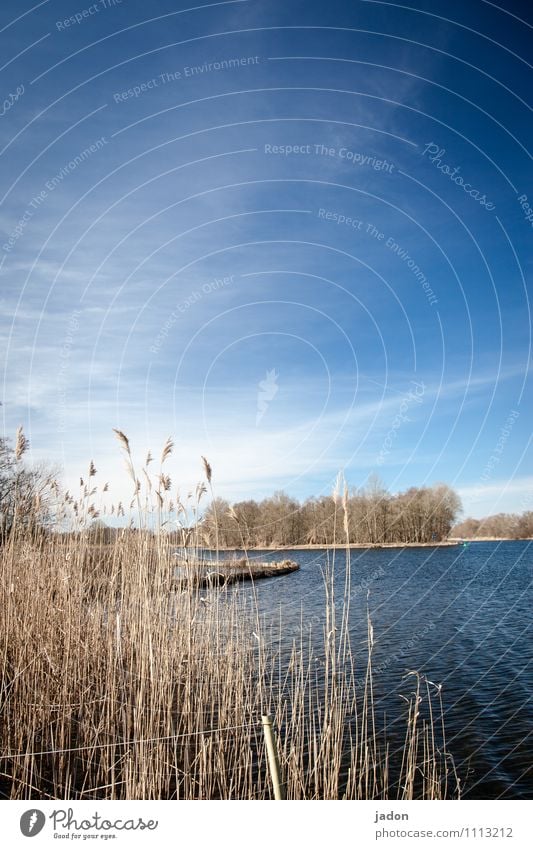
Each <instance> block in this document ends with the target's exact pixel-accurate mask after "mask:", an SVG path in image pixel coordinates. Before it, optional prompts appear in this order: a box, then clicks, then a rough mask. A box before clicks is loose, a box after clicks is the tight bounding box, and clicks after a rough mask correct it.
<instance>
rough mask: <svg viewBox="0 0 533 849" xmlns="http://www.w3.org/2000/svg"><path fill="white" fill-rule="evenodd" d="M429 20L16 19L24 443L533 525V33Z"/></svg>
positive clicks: (8, 428) (514, 7)
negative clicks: (409, 501)
mask: <svg viewBox="0 0 533 849" xmlns="http://www.w3.org/2000/svg"><path fill="white" fill-rule="evenodd" d="M417 6H418V8H416V9H415V8H414V7H413V8H409V7H408V6H398V5H395V4H391V3H383V2H373V1H372V2H347V0H346V2H328V3H323V2H321V3H312V2H311V3H310V2H305V3H304V2H298V0H295V2H288V3H287V2H281V0H274V2H270V0H269V2H268V3H267V2H258V0H239V1H238V2H224V3H211V4H199V5H198V6H195V7H192V5H191V6H189V5H187V4H185V3H181V2H170V0H167V2H159V0H158V2H153V3H150V4H146V3H140V2H136V0H122V2H121V3H119V2H112V0H105V2H102V0H100V1H99V2H96V3H93V4H91V3H84V2H83V0H81V1H80V2H75V3H67V2H52V0H49V2H42V3H38V4H37V5H35V4H34V5H32V4H31V3H27V2H25V0H23V2H16V3H15V2H11V0H8V1H7V2H4V3H3V4H2V9H1V12H0V38H1V39H2V51H1V56H2V67H1V69H0V74H1V78H2V92H3V99H4V103H3V107H2V108H1V109H0V112H1V113H2V114H1V116H0V151H1V153H0V156H1V160H0V161H1V163H2V166H3V167H2V171H1V173H2V182H1V187H0V190H1V203H0V231H1V239H0V263H1V266H0V275H1V281H2V282H1V296H0V316H1V344H2V354H3V357H2V362H3V375H2V377H3V386H2V394H1V400H2V407H1V410H0V412H1V414H2V425H3V432H4V434H5V435H11V434H13V433H14V431H15V430H16V428H17V427H18V425H20V424H22V425H23V426H24V428H25V431H26V433H27V434H28V436H29V438H30V441H31V447H32V458H33V459H34V460H36V461H40V460H42V459H45V458H46V459H50V460H51V461H53V462H54V463H57V464H59V465H60V466H61V467H62V468H63V476H64V479H65V481H66V483H67V484H72V483H73V482H74V481H76V480H77V478H78V477H79V474H80V473H83V471H84V470H85V468H86V467H87V465H88V462H89V460H91V459H94V461H95V463H96V465H97V467H98V469H99V474H100V477H101V478H102V479H109V480H110V481H111V493H112V495H113V497H115V496H116V497H117V498H118V497H122V498H124V497H127V494H128V492H129V489H130V484H129V483H128V480H127V478H126V476H125V474H124V472H123V470H122V465H121V459H120V456H119V451H118V448H117V445H116V443H115V441H114V439H113V435H112V428H114V427H116V428H120V429H122V430H123V431H124V432H125V433H127V434H128V436H129V438H130V440H131V442H132V445H133V448H134V451H135V452H136V454H138V456H139V457H143V456H144V454H145V452H146V450H147V449H148V448H151V449H152V452H154V453H157V452H158V450H159V448H160V446H162V444H163V443H164V441H165V439H166V437H167V436H168V435H169V434H171V435H172V436H173V437H174V439H175V442H176V449H175V452H174V455H173V458H172V463H171V468H170V471H171V473H172V478H173V481H174V483H175V485H180V487H182V490H183V491H186V490H187V488H189V487H191V486H192V485H193V484H194V483H195V482H196V480H197V479H198V477H199V475H200V473H201V467H200V461H199V458H200V455H202V454H204V455H206V456H207V457H208V458H209V460H210V462H211V464H212V466H213V468H214V481H215V484H216V490H217V492H218V493H219V494H221V495H223V496H225V497H228V498H230V499H232V500H234V499H240V498H245V497H255V498H259V497H262V496H264V495H266V494H269V493H271V492H272V491H274V490H277V489H284V490H285V491H287V492H288V493H290V494H291V495H294V496H297V497H299V498H303V497H306V496H308V495H311V494H320V493H322V492H327V491H329V490H330V487H331V483H332V481H333V479H334V478H335V476H336V474H337V472H338V470H339V469H341V468H342V469H344V471H345V475H346V478H347V480H348V482H349V484H350V485H352V486H361V485H363V484H364V482H365V480H366V479H367V478H368V475H369V474H371V473H372V472H377V473H379V474H380V475H381V477H382V478H383V480H384V482H385V484H386V485H387V486H388V487H389V488H390V489H391V490H393V491H396V490H398V489H404V488H406V487H408V486H412V485H423V484H431V483H433V482H435V481H442V480H444V481H446V482H448V483H450V484H451V485H453V486H454V487H456V488H457V489H458V490H459V492H460V493H461V495H462V498H463V502H464V505H465V513H467V514H470V515H476V516H481V515H485V514H487V513H491V512H499V511H511V510H516V511H521V510H524V509H531V495H530V493H531V490H532V483H533V474H532V471H531V454H530V451H529V446H530V438H531V428H530V421H531V392H530V388H531V379H530V377H529V370H530V361H531V356H530V353H531V352H530V341H531V337H530V333H531V318H530V312H529V310H530V303H529V300H528V286H529V278H530V272H531V250H530V245H531V241H530V239H531V227H532V223H533V212H531V210H533V188H532V183H531V176H532V168H531V156H530V154H529V153H528V151H527V143H528V139H529V138H530V135H531V119H530V111H529V107H528V95H529V92H530V90H531V75H530V70H531V66H530V65H528V64H527V61H526V59H527V56H528V45H529V44H530V33H531V22H530V16H529V19H528V9H527V4H526V3H521V2H506V3H505V4H502V5H500V6H498V5H497V4H494V3H489V2H485V0H476V2H472V3H469V4H461V3H451V4H450V3H449V2H447V3H444V2H438V0H432V2H429V0H420V2H419V3H418V4H417ZM528 20H529V22H528ZM528 204H529V207H528ZM528 215H529V217H530V218H531V219H532V220H528Z"/></svg>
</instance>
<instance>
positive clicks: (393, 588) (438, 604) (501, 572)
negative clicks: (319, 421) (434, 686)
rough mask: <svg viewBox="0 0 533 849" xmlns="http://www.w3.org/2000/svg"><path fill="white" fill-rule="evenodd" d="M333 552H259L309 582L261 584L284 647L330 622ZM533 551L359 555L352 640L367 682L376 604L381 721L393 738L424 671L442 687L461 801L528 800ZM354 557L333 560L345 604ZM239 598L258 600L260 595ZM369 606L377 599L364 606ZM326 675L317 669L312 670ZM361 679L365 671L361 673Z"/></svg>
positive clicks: (525, 544) (526, 547)
mask: <svg viewBox="0 0 533 849" xmlns="http://www.w3.org/2000/svg"><path fill="white" fill-rule="evenodd" d="M332 554H333V553H332V552H331V551H330V552H329V553H328V552H326V551H324V550H313V551H310V550H302V549H294V550H290V551H287V550H283V552H272V551H254V552H251V553H250V559H252V560H253V559H258V560H262V561H265V560H280V559H284V558H290V559H292V560H295V561H297V562H298V563H299V564H300V567H301V568H300V571H299V572H295V573H293V574H291V575H287V576H285V577H279V578H273V579H267V580H264V581H259V582H257V584H256V593H257V599H258V604H259V609H260V612H261V613H262V614H263V615H264V616H265V618H266V620H267V621H268V620H269V619H272V620H274V619H275V620H276V622H279V618H280V611H281V619H282V622H283V634H284V640H285V641H286V644H287V647H288V646H289V645H290V644H291V642H292V640H293V639H294V638H295V637H296V638H299V635H300V633H301V623H302V621H303V623H304V630H305V629H308V628H309V627H312V628H313V631H314V632H315V633H316V634H317V639H318V635H319V634H320V633H321V631H322V624H323V621H324V616H323V611H324V584H323V578H322V574H321V568H322V569H323V568H324V567H325V566H326V563H327V560H328V558H329V560H330V562H331V558H332ZM532 555H533V545H532V543H531V541H512V542H507V541H506V542H490V543H486V542H472V543H469V544H467V545H466V546H464V547H463V546H457V547H449V548H437V547H436V548H420V549H416V548H404V549H368V550H361V549H356V550H352V552H351V580H352V593H351V607H350V633H351V643H352V649H353V652H354V655H355V657H356V660H359V661H360V666H359V668H361V674H364V664H365V662H366V661H365V657H366V655H365V651H366V642H365V641H366V627H367V626H366V608H367V601H368V606H369V610H370V616H371V619H372V624H373V628H374V640H375V644H374V653H373V664H374V691H375V698H376V703H377V714H378V717H379V715H380V714H383V713H384V712H386V715H387V728H388V729H389V728H391V729H392V730H393V731H394V719H395V717H396V716H397V715H398V712H399V704H400V703H401V699H400V693H405V694H407V693H408V692H409V690H410V689H412V684H409V681H406V680H403V681H402V676H403V675H404V674H405V672H406V671H407V670H410V669H411V670H418V671H419V672H422V673H424V674H425V675H426V676H427V677H428V678H429V679H430V680H431V681H433V682H435V683H439V684H442V696H443V701H444V706H445V721H446V733H447V737H448V739H447V744H448V750H449V751H450V752H451V753H452V754H453V756H454V758H455V763H456V766H457V769H458V772H459V774H460V777H461V779H462V785H463V797H464V798H472V799H487V798H490V799H495V798H505V799H519V798H531V790H532V778H533V768H532V758H531V750H532V747H531V732H532V729H533V707H532V704H531V693H532V691H533V666H532V660H533V642H532V640H531V633H530V627H531V609H532V605H531V600H532V599H531V574H532V559H533V558H532ZM345 574H346V555H345V552H344V551H342V550H339V551H337V552H335V592H336V597H337V598H338V599H339V600H340V599H341V597H342V594H343V588H344V581H345ZM240 592H244V593H246V594H249V595H251V587H250V586H246V585H243V587H242V588H241V590H240ZM367 596H368V599H367ZM315 661H316V662H317V663H320V657H319V656H318V655H317V657H316V658H315ZM356 674H357V670H356Z"/></svg>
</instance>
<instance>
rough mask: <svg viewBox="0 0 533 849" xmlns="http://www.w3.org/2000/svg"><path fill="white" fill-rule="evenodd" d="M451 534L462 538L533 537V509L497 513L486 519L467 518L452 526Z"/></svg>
mask: <svg viewBox="0 0 533 849" xmlns="http://www.w3.org/2000/svg"><path fill="white" fill-rule="evenodd" d="M450 536H452V537H461V538H462V539H482V538H483V537H503V538H505V539H533V510H529V511H527V512H526V513H522V514H521V515H520V514H517V513H497V514H496V515H495V516H487V517H486V518H485V519H465V520H464V521H463V522H460V523H459V524H458V525H455V527H453V528H452V530H451V534H450Z"/></svg>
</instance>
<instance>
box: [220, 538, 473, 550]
mask: <svg viewBox="0 0 533 849" xmlns="http://www.w3.org/2000/svg"><path fill="white" fill-rule="evenodd" d="M463 542H470V540H443V541H441V542H355V543H351V544H350V545H347V544H346V543H335V544H334V545H333V544H332V545H320V544H315V543H305V544H302V545H266V546H265V545H259V546H250V547H249V548H246V549H244V548H233V547H231V548H227V547H224V546H219V549H218V550H219V551H329V550H331V549H335V550H345V549H347V548H349V549H350V550H351V549H366V548H372V549H374V548H377V549H380V548H381V549H382V548H450V547H453V546H459V545H461V544H462V543H463ZM204 550H205V551H216V549H214V548H206V549H204Z"/></svg>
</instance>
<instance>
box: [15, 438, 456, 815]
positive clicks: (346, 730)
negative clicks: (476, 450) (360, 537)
mask: <svg viewBox="0 0 533 849" xmlns="http://www.w3.org/2000/svg"><path fill="white" fill-rule="evenodd" d="M128 450H129V445H128ZM168 453H170V451H168ZM130 456H131V455H130ZM134 479H135V480H136V478H134ZM208 482H209V485H211V469H210V467H209V475H208ZM135 488H136V499H135V503H136V506H137V507H138V509H139V510H142V509H143V505H142V503H141V500H140V494H139V487H137V484H136V485H135ZM160 498H161V503H160V504H159V507H160V508H161V511H160V514H159V515H160V524H159V526H158V527H157V529H156V532H155V533H154V531H153V529H152V530H148V522H147V520H146V521H145V522H144V526H143V527H141V529H139V530H137V532H135V533H132V532H131V531H130V530H124V531H123V532H122V533H121V534H120V535H118V536H116V537H115V538H114V539H113V541H112V542H111V543H103V542H98V541H96V542H94V541H93V542H89V541H88V539H87V538H86V537H85V536H84V534H83V533H82V532H81V531H80V533H79V534H78V535H77V536H70V537H65V536H62V535H60V534H58V533H53V532H51V533H47V534H44V535H41V536H39V537H38V538H35V536H31V535H29V534H28V533H27V531H26V530H25V529H24V528H20V529H19V528H17V527H15V528H14V529H13V531H12V533H11V535H10V538H9V540H8V541H7V543H6V545H5V546H4V547H3V549H2V551H1V557H2V560H1V583H0V717H1V728H0V793H1V794H2V795H3V796H4V797H5V798H12V799H30V798H32V799H37V798H42V799H48V798H49V799H95V798H96V799H269V798H272V795H271V793H272V791H271V782H270V778H269V774H268V766H267V755H266V751H265V745H264V740H263V733H262V728H261V716H262V715H264V714H271V715H272V716H273V718H274V723H275V726H276V728H277V730H278V747H279V754H280V761H281V768H282V774H283V780H284V783H285V786H286V792H287V797H288V798H289V799H340V798H349V799H387V798H399V799H413V798H424V799H440V798H456V797H457V796H458V794H459V782H458V779H457V776H456V773H455V769H454V766H453V760H452V758H451V755H450V754H449V753H448V752H447V750H446V742H445V731H444V726H443V722H442V713H443V711H442V703H441V694H440V689H439V688H437V687H435V686H434V685H431V684H430V683H429V682H427V681H426V680H425V679H423V678H422V677H421V676H418V675H416V674H414V676H413V684H414V687H413V688H411V694H410V695H407V700H406V704H405V715H404V720H405V728H404V731H405V735H404V739H403V742H402V744H401V745H400V746H399V747H398V746H392V745H391V742H390V740H388V739H387V736H386V734H384V733H383V732H382V730H381V726H380V725H379V722H380V720H379V718H377V717H376V715H375V707H374V698H373V688H372V646H373V634H372V626H371V623H370V621H369V622H368V639H367V648H368V660H367V668H366V670H364V672H363V678H364V679H365V685H364V686H362V687H361V686H359V684H358V683H356V672H357V681H360V680H361V670H360V669H357V670H356V669H355V666H354V661H353V657H352V654H351V647H350V641H349V630H348V605H349V575H348V576H347V581H346V587H345V599H344V606H342V605H341V606H339V604H338V602H337V601H336V600H335V599H334V597H333V584H334V581H333V578H334V574H333V571H334V556H332V557H333V559H332V563H331V568H330V569H328V570H327V572H326V573H325V574H324V614H325V618H324V622H325V625H324V627H323V629H320V632H319V633H318V634H316V633H315V634H313V635H310V634H309V633H308V632H307V631H306V630H305V629H304V628H302V630H301V636H300V637H299V639H298V640H293V641H292V644H291V645H289V646H287V642H286V640H284V636H283V622H282V621H280V622H278V623H277V624H276V625H275V626H274V625H273V624H272V623H269V622H266V621H263V620H262V619H261V617H260V616H259V615H258V612H257V605H256V604H255V603H254V596H255V593H257V592H260V589H259V587H257V588H256V587H255V585H253V584H252V585H251V586H252V596H251V598H252V600H250V585H248V588H247V591H246V593H245V592H243V591H242V590H241V589H240V587H238V586H234V587H231V588H227V589H225V590H222V589H220V588H212V589H205V588H204V589H202V588H198V587H195V586H194V585H193V584H191V586H189V587H185V588H183V587H181V588H176V586H175V584H174V581H173V574H174V563H175V561H174V560H173V556H172V554H173V546H171V545H170V544H169V542H168V540H167V539H166V537H165V534H164V533H163V532H162V530H161V524H162V523H161V517H163V516H164V515H165V514H166V510H165V509H164V504H163V497H162V496H160ZM137 499H138V500H137ZM339 509H340V515H341V520H342V501H341V502H340V507H339ZM82 512H83V511H82ZM86 512H87V511H86ZM92 512H93V513H94V511H92ZM79 513H80V510H78V515H79ZM145 518H146V517H145ZM140 524H141V525H143V523H142V522H141V523H140ZM194 539H195V536H194V531H191V527H190V526H188V527H187V528H184V542H186V543H187V544H189V545H190V544H191V541H192V542H193V544H194ZM195 556H196V555H195ZM348 572H349V570H348ZM304 635H305V636H304ZM311 641H312V645H311ZM317 647H318V648H317ZM317 650H318V651H319V654H320V657H321V661H322V662H321V664H320V665H317V664H316V663H313V657H315V656H316V654H317Z"/></svg>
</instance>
